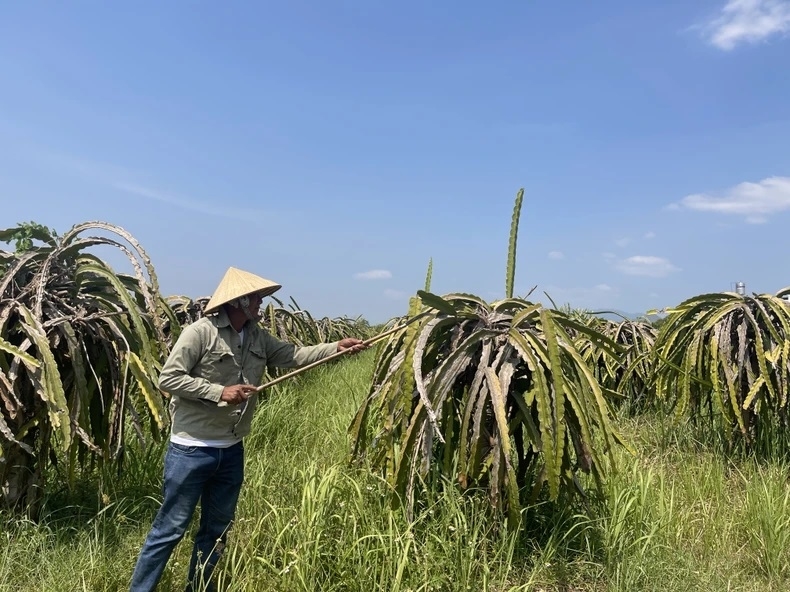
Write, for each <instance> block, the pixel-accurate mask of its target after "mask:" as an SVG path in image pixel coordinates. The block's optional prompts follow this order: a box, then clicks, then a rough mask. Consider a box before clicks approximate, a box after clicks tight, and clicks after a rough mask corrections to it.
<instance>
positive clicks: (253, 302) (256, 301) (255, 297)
mask: <svg viewBox="0 0 790 592" xmlns="http://www.w3.org/2000/svg"><path fill="white" fill-rule="evenodd" d="M262 300H263V298H261V295H260V294H258V293H255V294H250V312H251V313H252V315H253V316H255V317H257V316H260V315H259V312H260V310H259V309H260V307H261V301H262Z"/></svg>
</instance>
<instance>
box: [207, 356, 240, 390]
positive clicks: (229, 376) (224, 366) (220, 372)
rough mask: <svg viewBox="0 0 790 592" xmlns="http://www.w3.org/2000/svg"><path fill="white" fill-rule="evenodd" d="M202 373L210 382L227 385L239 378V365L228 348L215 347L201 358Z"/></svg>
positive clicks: (234, 382)
mask: <svg viewBox="0 0 790 592" xmlns="http://www.w3.org/2000/svg"><path fill="white" fill-rule="evenodd" d="M201 366H202V367H203V375H204V376H205V377H206V378H207V379H208V380H209V381H211V382H214V383H217V384H222V385H224V386H228V385H230V384H236V383H237V382H238V379H239V365H238V364H237V363H236V358H235V356H234V355H233V352H232V351H231V350H230V348H227V347H215V348H214V349H212V350H211V351H209V352H207V353H206V355H205V357H204V358H203V363H202V364H201Z"/></svg>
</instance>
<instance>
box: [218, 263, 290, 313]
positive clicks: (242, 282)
mask: <svg viewBox="0 0 790 592" xmlns="http://www.w3.org/2000/svg"><path fill="white" fill-rule="evenodd" d="M280 288H282V286H281V285H280V284H276V283H274V282H273V281H271V280H267V279H264V278H262V277H260V276H257V275H255V274H254V273H250V272H248V271H243V270H241V269H236V268H235V267H229V268H228V271H226V272H225V277H223V278H222V281H221V282H220V283H219V286H217V289H216V290H215V291H214V295H213V296H212V297H211V300H209V301H208V304H207V305H206V308H205V309H204V310H203V312H204V313H206V314H207V313H210V312H214V311H216V310H217V309H218V308H219V307H220V306H222V305H223V304H226V303H228V302H230V301H231V300H236V298H241V297H242V296H247V295H249V294H255V293H258V294H260V295H261V298H263V297H265V296H269V295H270V294H274V293H275V292H276V291H277V290H279V289H280Z"/></svg>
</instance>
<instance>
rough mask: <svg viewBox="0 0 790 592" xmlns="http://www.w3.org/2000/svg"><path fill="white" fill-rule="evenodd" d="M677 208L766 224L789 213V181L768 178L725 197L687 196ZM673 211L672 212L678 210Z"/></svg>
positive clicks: (787, 178)
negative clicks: (769, 215) (728, 215)
mask: <svg viewBox="0 0 790 592" xmlns="http://www.w3.org/2000/svg"><path fill="white" fill-rule="evenodd" d="M674 205H676V206H678V208H681V207H682V208H686V209H689V210H697V211H700V212H716V213H719V214H732V215H736V216H744V217H745V218H746V220H747V222H751V223H761V222H765V221H766V220H767V218H768V214H773V213H775V212H781V211H783V210H788V209H790V177H768V178H767V179H763V180H762V181H760V182H759V183H748V182H747V183H739V184H738V185H736V186H735V187H731V188H730V189H728V190H727V191H726V192H725V193H724V195H720V196H715V195H707V194H704V193H696V194H693V195H687V196H686V197H684V198H683V199H682V200H680V202H679V204H674ZM678 208H674V209H678Z"/></svg>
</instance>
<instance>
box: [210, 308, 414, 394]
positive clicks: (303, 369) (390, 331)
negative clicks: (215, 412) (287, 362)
mask: <svg viewBox="0 0 790 592" xmlns="http://www.w3.org/2000/svg"><path fill="white" fill-rule="evenodd" d="M426 314H428V311H426V312H423V313H420V314H418V315H415V316H413V317H412V318H410V319H409V320H407V321H406V322H404V323H401V324H400V325H398V326H397V327H393V328H392V329H388V330H387V331H384V332H383V333H379V334H378V335H376V336H375V337H371V338H370V339H366V340H365V341H363V342H362V343H364V344H365V345H366V346H370V345H372V344H374V343H376V342H377V341H379V340H381V339H384V338H385V337H387V336H389V335H392V334H393V333H395V332H397V331H400V330H401V329H403V328H404V327H406V326H407V325H410V324H411V323H413V322H414V321H416V320H417V319H421V318H422V317H424V316H425V315H426ZM349 351H351V350H348V349H344V350H343V351H339V352H337V353H334V354H332V355H331V356H327V357H326V358H321V359H320V360H317V361H315V362H313V363H312V364H307V366H302V367H301V368H297V369H296V370H294V371H293V372H289V373H288V374H283V375H282V376H278V377H277V378H275V379H274V380H270V381H269V382H267V383H266V384H262V385H261V386H259V387H257V388H256V389H255V392H256V393H259V392H261V391H262V390H264V389H267V388H269V387H272V386H274V385H275V384H279V383H281V382H283V381H284V380H287V379H289V378H293V377H294V376H296V375H297V374H301V373H302V372H307V371H308V370H310V369H311V368H315V367H316V366H320V365H321V364H325V363H327V362H329V361H330V360H335V359H337V358H339V357H341V356H344V355H346V354H347V353H349ZM227 405H228V404H227V403H226V402H225V401H220V402H219V403H217V406H218V407H226V406H227Z"/></svg>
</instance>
